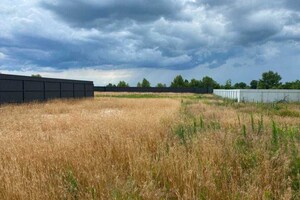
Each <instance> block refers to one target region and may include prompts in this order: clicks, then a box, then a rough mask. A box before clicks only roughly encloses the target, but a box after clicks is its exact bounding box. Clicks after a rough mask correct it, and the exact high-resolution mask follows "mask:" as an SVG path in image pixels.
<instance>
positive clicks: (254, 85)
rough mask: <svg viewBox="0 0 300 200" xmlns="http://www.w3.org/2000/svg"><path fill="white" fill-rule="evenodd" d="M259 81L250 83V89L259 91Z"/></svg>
mask: <svg viewBox="0 0 300 200" xmlns="http://www.w3.org/2000/svg"><path fill="white" fill-rule="evenodd" d="M257 85H258V81H257V80H252V81H251V82H250V88H251V89H257Z"/></svg>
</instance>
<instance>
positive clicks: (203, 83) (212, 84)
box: [200, 76, 220, 89]
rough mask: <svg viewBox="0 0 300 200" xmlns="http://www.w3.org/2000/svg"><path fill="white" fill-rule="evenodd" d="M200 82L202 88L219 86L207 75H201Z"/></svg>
mask: <svg viewBox="0 0 300 200" xmlns="http://www.w3.org/2000/svg"><path fill="white" fill-rule="evenodd" d="M200 83H201V87H203V88H214V89H218V88H220V85H219V84H218V83H217V82H216V81H215V80H214V79H212V78H211V77H209V76H205V77H203V78H202V81H201V82H200Z"/></svg>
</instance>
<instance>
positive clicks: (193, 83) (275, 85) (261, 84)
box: [106, 71, 300, 89]
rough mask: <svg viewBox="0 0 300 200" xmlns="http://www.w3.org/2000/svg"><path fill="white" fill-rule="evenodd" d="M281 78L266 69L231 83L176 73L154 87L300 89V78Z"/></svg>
mask: <svg viewBox="0 0 300 200" xmlns="http://www.w3.org/2000/svg"><path fill="white" fill-rule="evenodd" d="M281 80H282V78H281V76H280V75H279V74H278V73H277V72H273V71H268V72H264V73H262V75H261V78H260V79H258V80H252V81H251V82H250V83H249V84H247V83H245V82H238V83H235V84H232V82H231V80H230V79H229V80H227V81H226V83H225V84H224V85H222V84H219V83H217V81H215V80H214V79H213V78H211V77H209V76H205V77H203V78H202V79H200V80H197V79H194V78H193V79H191V80H187V79H184V78H183V77H182V76H181V75H177V76H176V77H175V78H174V79H173V81H172V82H171V84H170V86H167V85H166V84H164V83H158V84H157V85H155V87H159V88H161V87H172V88H214V89H300V80H296V81H292V82H285V83H282V82H281ZM106 87H130V86H129V84H128V83H126V82H125V81H120V82H119V83H118V84H116V85H115V84H112V83H109V84H108V85H107V86H106ZM136 87H151V83H150V82H149V81H148V80H147V79H146V78H144V79H143V80H142V81H141V82H138V83H137V85H136Z"/></svg>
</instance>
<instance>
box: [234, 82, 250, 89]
mask: <svg viewBox="0 0 300 200" xmlns="http://www.w3.org/2000/svg"><path fill="white" fill-rule="evenodd" d="M233 88H235V89H246V88H247V84H246V83H244V82H240V83H236V84H234V86H233Z"/></svg>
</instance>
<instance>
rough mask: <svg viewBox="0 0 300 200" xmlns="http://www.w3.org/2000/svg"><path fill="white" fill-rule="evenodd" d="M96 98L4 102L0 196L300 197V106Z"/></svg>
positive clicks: (202, 98)
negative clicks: (15, 103)
mask: <svg viewBox="0 0 300 200" xmlns="http://www.w3.org/2000/svg"><path fill="white" fill-rule="evenodd" d="M95 96H96V97H95V99H84V100H54V101H49V102H46V103H30V104H24V105H3V106H1V107H0V199H300V154H299V151H300V104H296V103H295V104H249V103H247V104H245V103H243V104H238V103H235V102H233V101H228V100H222V99H219V98H216V97H214V96H211V95H194V94H130V93H122V94H120V93H97V94H96V95H95Z"/></svg>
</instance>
